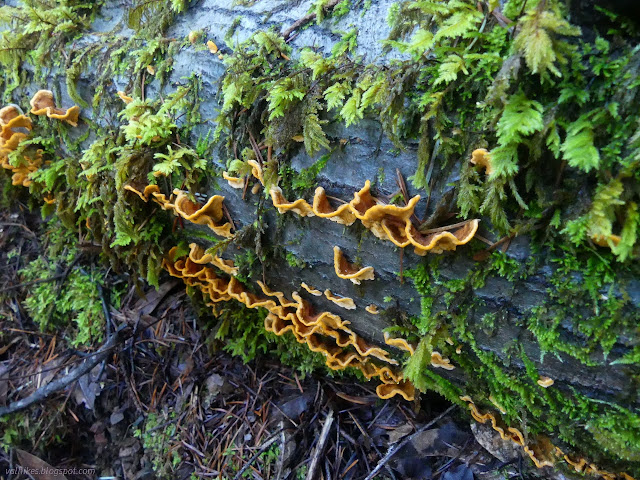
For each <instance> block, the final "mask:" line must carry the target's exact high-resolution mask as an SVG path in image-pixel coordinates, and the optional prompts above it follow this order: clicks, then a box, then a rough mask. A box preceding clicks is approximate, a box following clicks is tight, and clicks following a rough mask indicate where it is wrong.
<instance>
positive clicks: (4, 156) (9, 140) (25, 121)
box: [0, 105, 42, 187]
mask: <svg viewBox="0 0 640 480" xmlns="http://www.w3.org/2000/svg"><path fill="white" fill-rule="evenodd" d="M0 126H2V130H1V132H0V165H1V166H2V168H5V169H7V170H10V171H11V172H12V173H13V175H12V177H11V184H12V185H22V186H23V187H28V186H29V185H31V183H32V182H31V180H30V178H29V175H30V174H31V173H33V172H35V171H36V170H38V169H39V168H40V166H41V165H42V150H39V149H38V150H35V151H33V150H31V152H30V153H28V154H27V153H24V152H23V153H22V154H21V155H22V158H21V159H20V160H19V161H18V163H17V164H15V165H12V164H11V163H10V161H9V155H10V154H11V153H12V152H14V151H16V150H17V149H18V147H19V146H20V143H21V142H22V141H23V140H25V139H26V138H27V137H28V136H29V133H30V132H31V129H32V125H31V119H30V118H28V117H26V116H25V115H23V114H22V110H21V109H20V107H18V106H17V105H7V106H6V107H4V108H2V109H0Z"/></svg>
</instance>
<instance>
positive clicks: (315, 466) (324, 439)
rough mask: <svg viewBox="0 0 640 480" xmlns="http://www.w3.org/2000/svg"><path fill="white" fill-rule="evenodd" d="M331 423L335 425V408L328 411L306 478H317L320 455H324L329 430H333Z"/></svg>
mask: <svg viewBox="0 0 640 480" xmlns="http://www.w3.org/2000/svg"><path fill="white" fill-rule="evenodd" d="M331 425H333V410H329V413H327V418H326V419H325V421H324V425H323V426H322V431H321V432H320V438H319V439H318V444H317V445H316V451H315V452H314V453H313V459H311V465H309V471H307V477H306V480H313V479H314V478H316V477H315V475H316V470H317V469H318V463H319V462H320V457H321V456H322V452H323V451H324V447H325V446H326V445H327V439H328V438H329V430H331Z"/></svg>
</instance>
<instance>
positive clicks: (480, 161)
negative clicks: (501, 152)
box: [470, 148, 493, 175]
mask: <svg viewBox="0 0 640 480" xmlns="http://www.w3.org/2000/svg"><path fill="white" fill-rule="evenodd" d="M470 161H471V163H473V164H474V165H478V166H480V167H484V173H485V174H486V175H491V174H492V173H493V165H492V164H491V153H490V152H489V151H488V150H487V149H486V148H477V149H476V150H474V151H473V152H471V160H470Z"/></svg>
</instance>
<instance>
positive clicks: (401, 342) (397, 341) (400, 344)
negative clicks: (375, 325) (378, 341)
mask: <svg viewBox="0 0 640 480" xmlns="http://www.w3.org/2000/svg"><path fill="white" fill-rule="evenodd" d="M384 342H385V343H386V344H387V345H390V346H392V347H396V348H399V349H400V350H404V351H405V352H409V354H410V355H413V354H414V353H415V351H416V348H415V347H414V346H413V345H411V344H410V343H409V342H407V341H406V340H405V339H404V338H391V336H390V335H389V333H387V332H384Z"/></svg>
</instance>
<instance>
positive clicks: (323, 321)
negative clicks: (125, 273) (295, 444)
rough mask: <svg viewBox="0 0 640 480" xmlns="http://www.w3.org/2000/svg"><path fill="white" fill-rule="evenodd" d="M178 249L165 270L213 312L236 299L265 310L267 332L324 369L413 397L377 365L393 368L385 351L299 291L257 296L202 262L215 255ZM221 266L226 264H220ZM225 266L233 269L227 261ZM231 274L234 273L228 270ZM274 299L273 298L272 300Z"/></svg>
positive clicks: (384, 392)
mask: <svg viewBox="0 0 640 480" xmlns="http://www.w3.org/2000/svg"><path fill="white" fill-rule="evenodd" d="M176 252H177V248H176V247H174V248H172V249H171V250H170V251H169V253H168V255H167V256H166V257H165V259H164V260H163V267H164V268H165V269H166V270H167V271H168V272H169V274H170V275H172V276H174V277H178V278H181V279H182V280H183V281H184V283H185V284H187V285H190V286H193V287H197V288H199V289H200V290H201V291H202V292H203V293H204V294H205V297H206V298H208V301H207V305H209V306H210V307H211V308H213V309H215V308H216V304H217V303H219V302H224V301H230V300H236V301H238V302H241V303H242V304H244V305H245V306H246V307H248V308H264V309H266V310H267V311H268V312H269V313H268V314H267V316H266V317H265V319H264V326H265V329H266V330H267V331H270V332H272V333H274V334H276V335H283V334H285V333H286V332H290V333H291V334H292V335H294V337H295V339H296V341H297V342H299V343H302V344H306V345H307V347H308V348H309V349H310V350H312V351H314V352H319V353H321V354H322V355H324V356H325V358H326V364H327V367H329V368H331V369H333V370H342V369H345V368H357V369H358V370H360V371H361V372H362V373H363V375H364V376H365V377H366V378H367V379H372V378H379V379H380V380H381V381H382V384H383V385H386V386H384V387H380V386H379V388H378V390H377V392H378V394H379V395H380V396H381V398H389V397H391V396H393V395H396V394H398V395H401V396H403V397H404V398H405V399H407V400H410V399H413V396H414V388H413V385H412V384H411V383H410V382H408V381H406V380H403V378H402V374H401V373H399V372H395V371H393V370H391V368H390V367H388V366H380V365H378V364H377V362H384V363H387V364H391V365H397V363H398V362H397V361H396V360H394V359H392V358H389V353H388V352H386V351H385V350H384V349H382V348H380V347H375V346H372V345H369V344H368V343H366V342H365V341H364V340H363V339H362V338H360V337H359V336H358V335H356V333H355V332H354V331H353V330H351V329H350V328H348V327H347V325H348V324H349V322H346V321H344V320H342V318H340V317H339V316H338V315H335V314H333V313H330V312H321V313H314V312H313V310H312V308H311V305H310V304H309V303H308V302H306V301H305V300H304V299H302V298H301V297H300V296H299V295H298V294H297V293H295V292H294V293H293V294H292V297H293V300H288V299H287V298H286V296H285V295H284V293H283V292H276V291H272V290H271V289H269V288H268V287H267V286H266V285H265V284H264V283H263V282H257V284H258V286H259V287H260V289H261V290H262V293H263V294H264V295H266V298H265V297H260V296H258V295H256V294H253V293H251V292H249V291H247V290H246V289H245V287H244V286H243V285H242V284H241V283H240V282H239V281H238V280H237V279H236V278H235V277H234V276H231V277H230V278H228V279H226V278H222V277H220V276H218V274H217V273H216V272H215V271H214V270H213V269H212V268H210V267H208V266H206V265H205V264H206V263H214V264H218V265H217V266H219V263H218V262H216V261H215V257H213V256H211V255H209V254H206V253H204V250H203V249H202V248H201V247H199V246H198V245H196V244H191V245H190V252H189V254H188V255H187V256H186V257H181V258H176ZM223 262H225V261H223ZM225 265H226V266H228V267H231V265H230V264H228V263H226V262H225ZM228 272H229V275H233V270H231V269H229V270H228ZM273 298H276V299H277V301H276V300H273Z"/></svg>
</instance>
